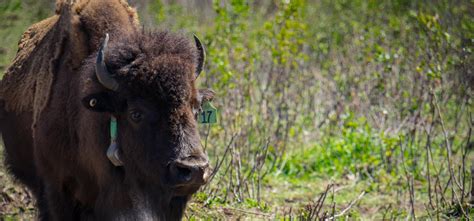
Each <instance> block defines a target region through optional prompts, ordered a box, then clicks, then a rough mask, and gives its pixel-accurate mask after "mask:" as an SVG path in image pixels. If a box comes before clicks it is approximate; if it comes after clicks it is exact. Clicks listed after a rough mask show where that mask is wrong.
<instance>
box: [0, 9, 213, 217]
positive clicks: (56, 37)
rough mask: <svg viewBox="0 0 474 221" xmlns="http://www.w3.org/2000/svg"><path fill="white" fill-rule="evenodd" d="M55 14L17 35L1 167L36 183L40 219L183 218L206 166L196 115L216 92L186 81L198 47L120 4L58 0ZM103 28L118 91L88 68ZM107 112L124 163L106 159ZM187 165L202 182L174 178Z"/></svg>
mask: <svg viewBox="0 0 474 221" xmlns="http://www.w3.org/2000/svg"><path fill="white" fill-rule="evenodd" d="M56 13H57V14H56V15H54V16H52V17H51V18H48V19H46V20H44V21H42V22H39V23H37V24H35V25H33V26H31V27H30V28H29V29H28V30H27V31H26V32H25V34H24V35H23V36H22V39H21V40H20V43H19V50H18V54H17V56H16V58H15V60H14V61H13V64H12V65H11V66H10V67H9V68H8V70H7V73H6V75H5V77H4V79H3V80H2V81H1V82H0V132H1V133H2V136H3V139H4V142H5V152H6V165H7V166H8V167H9V170H10V171H11V172H12V173H13V175H14V176H15V177H16V178H17V179H18V180H19V181H21V182H22V183H24V184H25V185H27V186H28V187H29V188H30V189H31V190H32V192H33V194H34V195H35V197H36V198H37V204H38V208H39V217H40V218H41V219H44V220H50V219H51V220H83V219H93V220H122V219H123V220H131V219H135V220H136V219H164V220H174V219H180V218H181V216H182V214H183V211H184V208H185V205H186V203H187V201H188V199H189V197H190V195H191V194H192V193H194V192H195V191H196V190H197V188H199V186H200V185H202V184H203V183H202V182H205V181H203V180H202V179H204V178H202V176H204V174H205V172H204V169H206V168H207V156H205V154H204V153H203V151H202V148H201V147H200V141H199V134H198V133H197V125H196V121H195V120H194V114H195V112H194V110H196V109H198V108H199V106H198V105H199V104H200V101H201V100H202V99H211V98H212V96H213V93H211V92H210V91H203V92H202V93H199V92H198V90H196V88H195V86H194V84H195V77H196V76H195V71H196V69H197V68H196V67H197V66H199V64H197V63H198V62H199V60H200V59H198V56H199V53H198V51H197V49H196V47H194V46H193V45H192V44H191V43H190V41H189V40H188V39H187V38H185V37H183V36H179V35H175V34H171V33H169V32H166V31H162V32H155V31H143V30H141V28H140V27H139V25H138V19H137V14H136V12H135V10H133V9H132V8H130V7H129V6H128V5H127V4H126V2H125V1H123V0H101V1H95V0H82V1H81V0H80V1H76V2H75V3H68V2H62V1H60V2H59V3H58V4H57V10H56ZM105 33H109V34H110V39H111V42H110V44H109V47H108V49H107V51H106V53H105V64H106V66H107V69H108V71H109V72H110V73H111V74H112V76H113V77H114V79H116V80H117V82H118V83H119V85H120V88H119V89H118V90H117V91H111V90H108V89H107V88H106V87H104V85H102V84H101V83H100V82H99V81H98V78H97V73H96V69H95V67H96V57H97V54H98V52H97V51H98V49H99V46H100V45H101V42H102V41H103V39H104V36H105ZM92 98H93V99H95V100H97V101H98V104H97V105H92V106H89V104H90V102H89V101H90V100H91V99H92ZM137 110H139V111H141V115H138V116H143V117H142V118H143V119H144V120H143V121H139V120H140V119H142V118H139V120H137V119H135V118H137V117H136V113H137ZM132 113H134V114H132ZM112 116H114V117H115V118H117V121H118V127H119V136H118V138H117V142H118V143H119V144H120V147H121V149H120V151H121V152H120V153H121V154H122V157H123V158H122V161H123V164H124V166H123V167H114V166H113V165H112V164H111V162H110V161H109V160H108V158H107V157H106V155H105V152H106V151H107V148H108V146H109V144H110V137H109V122H110V118H111V117H112ZM132 118H133V119H132ZM176 165H177V166H176ZM183 165H184V166H183ZM178 167H179V168H180V170H178V169H173V168H178ZM183 167H184V170H185V171H186V170H189V171H188V172H192V173H195V172H196V171H198V173H199V174H198V175H199V176H201V178H199V176H196V177H198V178H199V179H197V180H194V177H191V178H193V180H192V181H193V182H191V183H189V182H188V181H189V179H187V178H186V180H185V181H186V182H188V183H185V184H186V185H184V184H183V183H182V182H184V181H183V180H182V178H181V177H180V176H176V174H174V173H176V171H181V170H183ZM170 168H171V169H170ZM187 168H190V169H187ZM203 168H204V169H203ZM186 173H187V172H186ZM196 173H197V172H196ZM178 175H179V174H178ZM168 178H169V179H168ZM204 180H205V179H204Z"/></svg>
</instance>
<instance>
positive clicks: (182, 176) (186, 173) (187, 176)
mask: <svg viewBox="0 0 474 221" xmlns="http://www.w3.org/2000/svg"><path fill="white" fill-rule="evenodd" d="M176 169H177V173H178V174H177V175H178V180H179V181H184V182H188V181H191V179H192V173H193V171H192V170H191V169H190V168H186V167H181V166H177V168H176Z"/></svg>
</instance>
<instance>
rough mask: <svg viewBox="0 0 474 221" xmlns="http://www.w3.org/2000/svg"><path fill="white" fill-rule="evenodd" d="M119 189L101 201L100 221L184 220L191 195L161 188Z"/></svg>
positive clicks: (134, 186) (131, 185) (130, 185)
mask: <svg viewBox="0 0 474 221" xmlns="http://www.w3.org/2000/svg"><path fill="white" fill-rule="evenodd" d="M126 186H127V187H126ZM115 187H116V188H111V189H109V191H108V194H107V197H105V198H103V200H101V202H98V203H99V205H98V206H99V207H100V212H99V211H97V212H99V213H98V214H97V216H96V218H98V219H97V220H120V221H122V220H124V221H125V220H144V221H151V220H153V221H155V220H181V218H182V217H183V214H184V211H185V208H186V204H187V202H188V200H189V199H190V196H191V195H183V196H176V195H175V194H174V193H173V191H172V190H170V189H168V188H163V187H162V186H161V185H156V186H145V187H144V186H138V185H136V184H129V185H116V186H115ZM124 187H125V188H124Z"/></svg>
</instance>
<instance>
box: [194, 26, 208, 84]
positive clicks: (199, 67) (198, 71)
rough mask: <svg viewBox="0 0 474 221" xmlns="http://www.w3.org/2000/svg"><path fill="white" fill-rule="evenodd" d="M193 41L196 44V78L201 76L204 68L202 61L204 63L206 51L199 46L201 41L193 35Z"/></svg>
mask: <svg viewBox="0 0 474 221" xmlns="http://www.w3.org/2000/svg"><path fill="white" fill-rule="evenodd" d="M194 41H195V42H196V48H197V49H198V53H199V54H198V56H199V57H198V65H197V67H196V73H195V75H196V78H197V77H199V74H201V71H202V68H203V67H204V61H206V51H205V50H204V47H203V46H202V44H201V41H200V40H199V38H198V37H197V36H196V35H194Z"/></svg>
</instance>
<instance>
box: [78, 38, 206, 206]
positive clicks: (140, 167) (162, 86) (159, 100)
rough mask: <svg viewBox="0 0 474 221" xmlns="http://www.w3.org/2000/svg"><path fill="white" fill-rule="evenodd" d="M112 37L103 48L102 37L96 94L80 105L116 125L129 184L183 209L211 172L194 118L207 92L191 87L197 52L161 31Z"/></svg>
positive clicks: (199, 59)
mask: <svg viewBox="0 0 474 221" xmlns="http://www.w3.org/2000/svg"><path fill="white" fill-rule="evenodd" d="M115 36H117V35H115ZM117 38H118V39H112V41H111V42H110V44H108V36H107V37H106V38H105V40H104V42H103V44H102V47H101V48H100V50H99V51H98V53H97V55H96V60H95V61H96V62H95V76H96V78H97V79H96V80H97V81H96V82H99V83H100V85H101V87H102V90H101V92H100V93H95V94H93V95H91V96H88V97H86V98H84V99H83V104H84V105H85V106H86V107H87V108H89V109H91V110H95V111H102V112H108V113H110V116H111V117H112V118H115V119H116V120H117V129H118V136H117V138H116V144H117V147H118V148H117V152H116V154H117V155H118V158H119V159H118V160H120V162H119V163H120V164H121V165H120V170H123V173H124V174H125V175H124V177H126V178H125V180H129V181H128V182H131V183H133V184H129V185H135V186H139V188H144V189H147V190H146V191H145V194H150V195H153V193H156V194H155V196H156V198H160V199H159V200H160V201H169V202H171V203H172V201H173V200H175V201H179V202H184V204H185V202H186V201H187V199H189V196H190V195H191V194H192V193H194V192H196V191H197V189H198V188H199V187H200V186H202V185H203V184H205V183H206V182H207V179H208V178H209V175H210V169H209V161H208V158H207V155H206V154H205V153H204V151H203V149H202V147H201V143H200V137H199V133H198V129H197V122H196V118H195V116H196V114H197V112H198V111H199V110H200V106H201V103H202V102H203V101H205V100H209V99H212V97H213V95H214V93H213V92H212V91H211V90H209V89H203V90H197V89H196V88H195V79H196V78H197V77H198V76H199V73H200V72H201V70H202V67H203V63H204V49H203V47H202V45H201V43H200V41H199V39H197V38H196V37H195V45H193V44H191V43H190V42H189V40H187V39H186V38H183V37H180V36H176V35H172V34H169V33H167V32H151V33H144V32H142V33H133V34H131V35H128V36H122V37H117ZM130 180H132V181H130ZM148 190H150V191H149V192H150V193H149V192H147V191H148ZM178 207H179V206H178ZM158 209H160V208H158ZM161 209H166V207H165V208H161Z"/></svg>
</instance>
